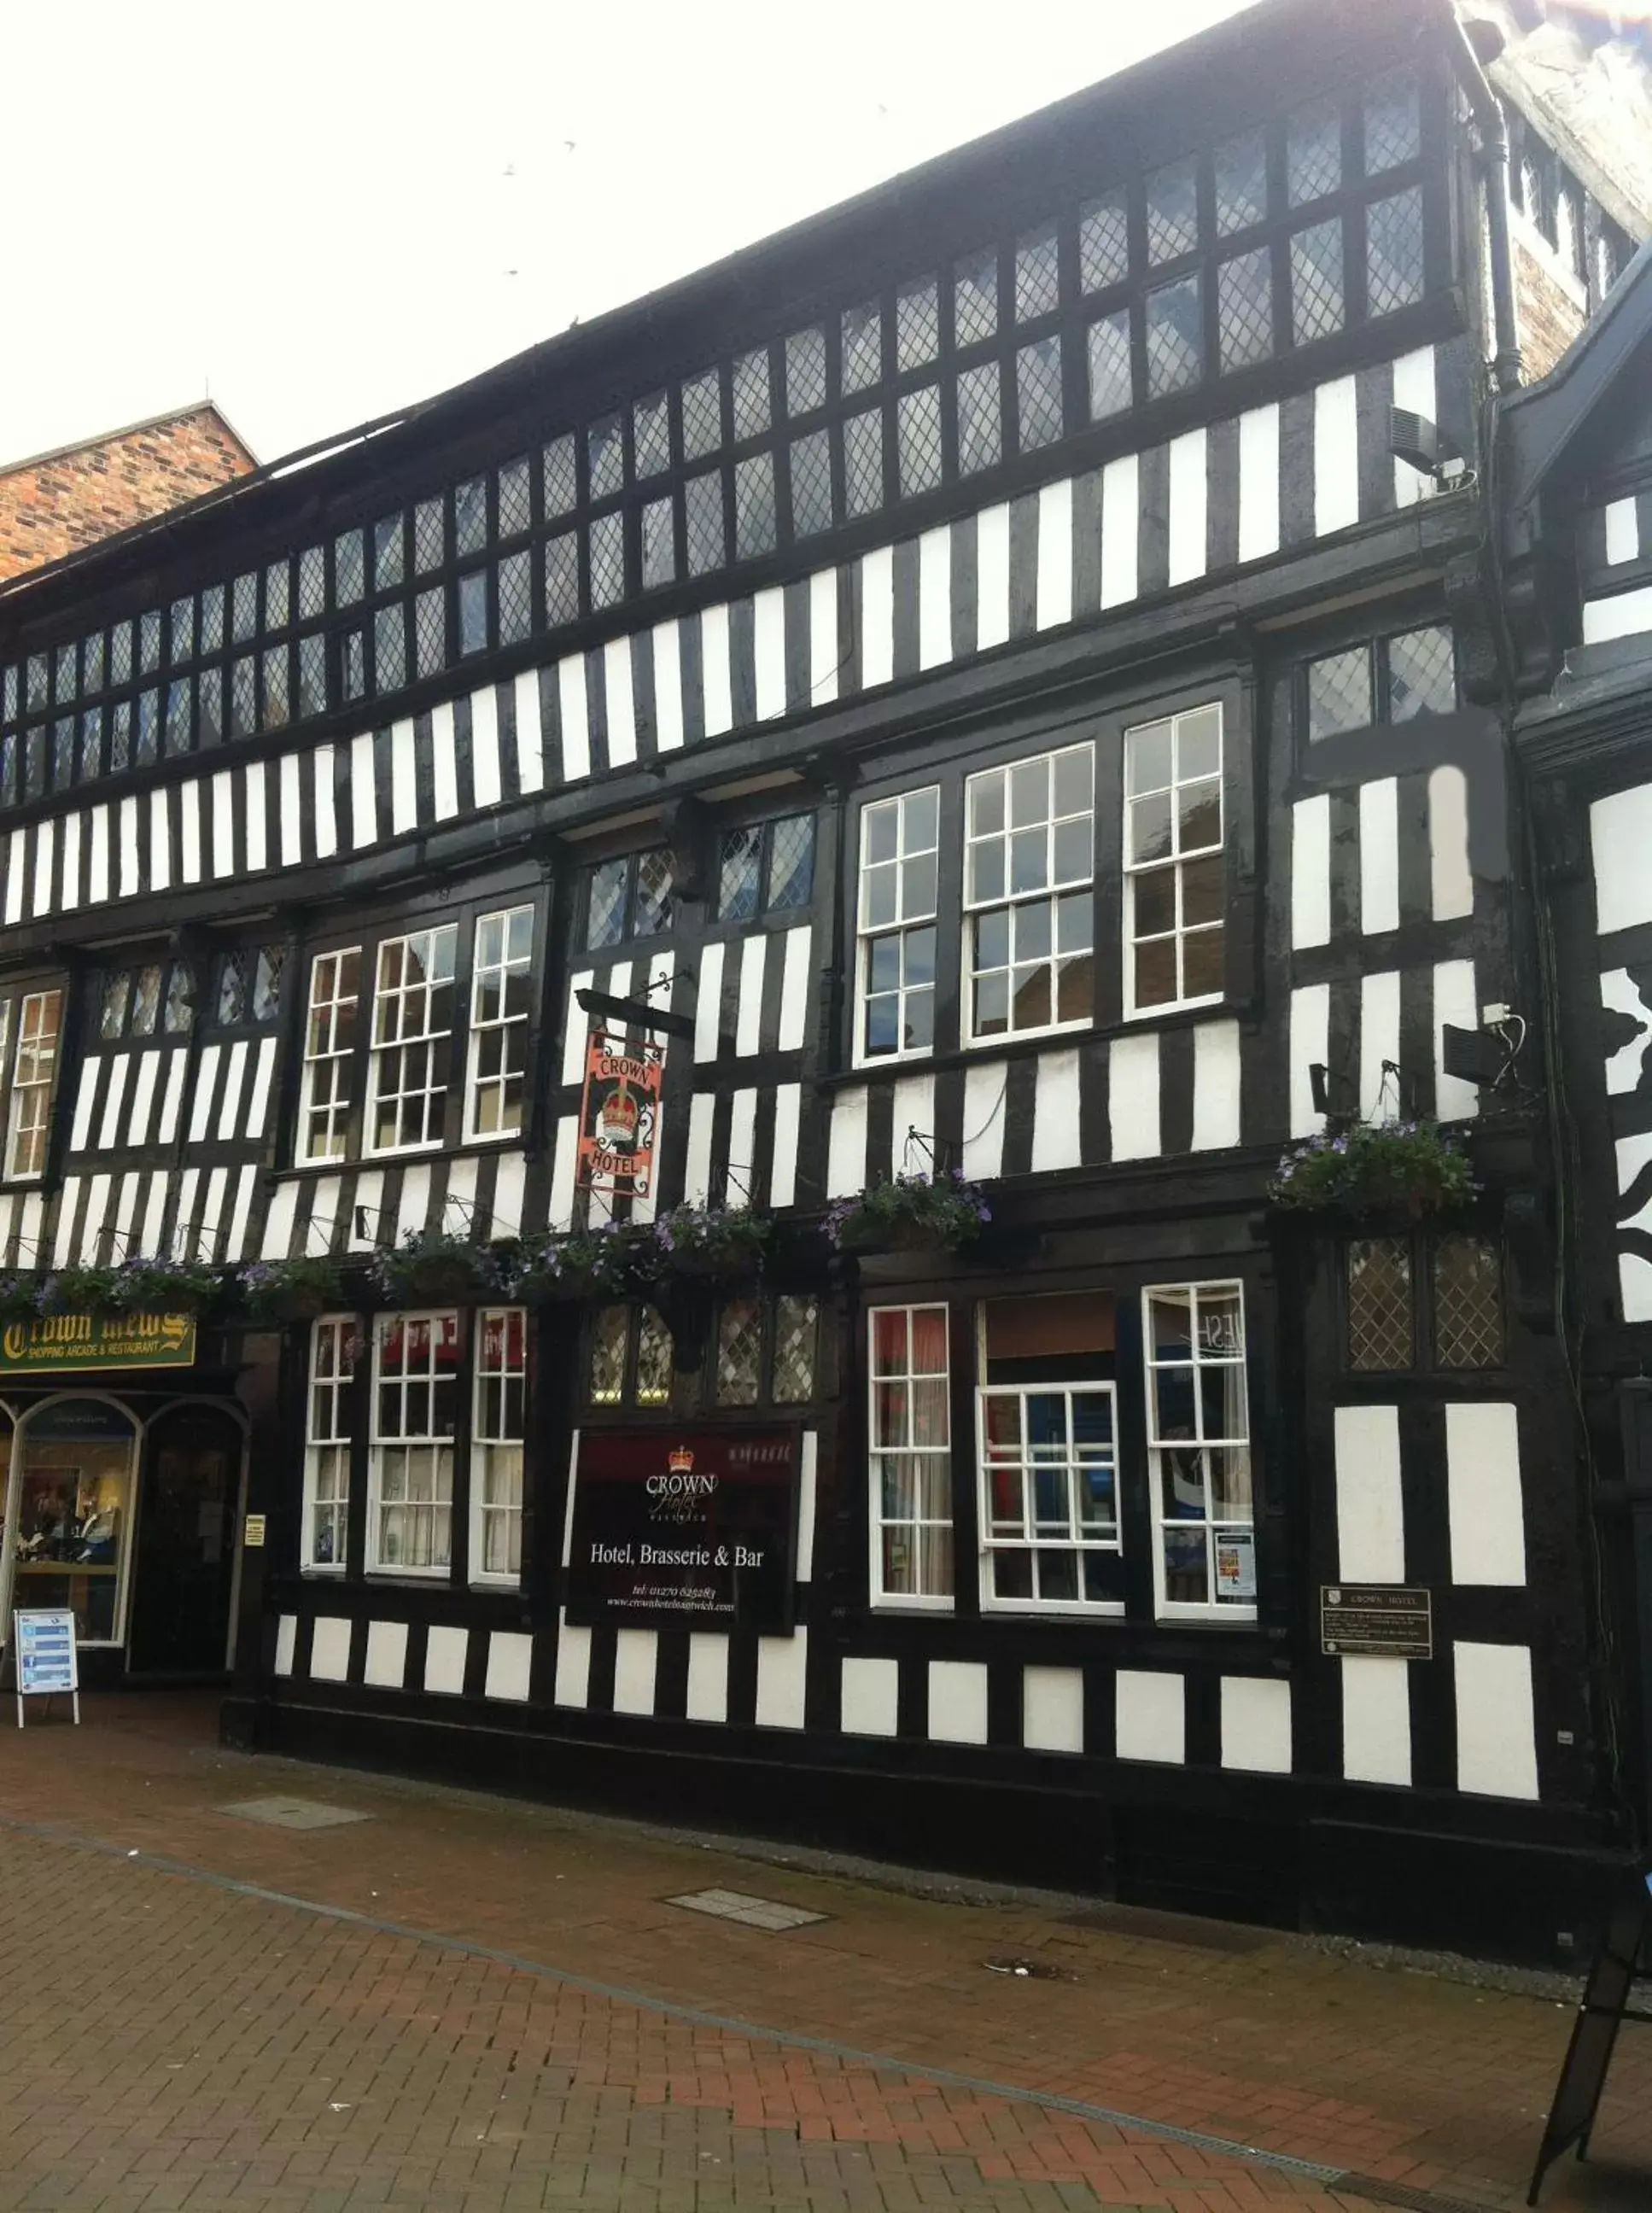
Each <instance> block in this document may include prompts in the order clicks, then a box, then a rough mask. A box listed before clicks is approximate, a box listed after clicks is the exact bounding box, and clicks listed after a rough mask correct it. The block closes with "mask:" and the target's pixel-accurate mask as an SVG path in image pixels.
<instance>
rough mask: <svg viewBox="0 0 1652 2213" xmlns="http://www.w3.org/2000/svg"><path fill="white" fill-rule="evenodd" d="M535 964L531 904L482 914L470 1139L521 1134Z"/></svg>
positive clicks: (475, 972) (475, 966) (474, 974)
mask: <svg viewBox="0 0 1652 2213" xmlns="http://www.w3.org/2000/svg"><path fill="white" fill-rule="evenodd" d="M532 969H533V908H532V907H531V906H514V907H507V908H505V909H504V910H503V911H501V912H500V913H497V914H485V915H481V916H479V918H477V924H476V943H475V951H474V957H473V959H472V963H471V1059H470V1082H469V1088H468V1091H467V1094H466V1109H465V1133H466V1136H467V1137H515V1136H517V1135H518V1134H519V1133H520V1131H521V1126H522V1106H523V1097H524V1094H525V1090H526V1087H527V1033H528V1021H529V1016H530V1014H531V1012H532V1008H533V991H532V985H531V977H532Z"/></svg>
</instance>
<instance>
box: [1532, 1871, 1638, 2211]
mask: <svg viewBox="0 0 1652 2213" xmlns="http://www.w3.org/2000/svg"><path fill="white" fill-rule="evenodd" d="M1649 1888H1652V1876H1648V1877H1646V1878H1645V1879H1644V1880H1637V1881H1635V1882H1634V1884H1633V1886H1632V1887H1629V1888H1626V1889H1625V1893H1624V1895H1623V1896H1622V1897H1621V1898H1620V1899H1618V1903H1617V1905H1616V1906H1615V1907H1614V1908H1613V1911H1612V1917H1611V1919H1610V1920H1609V1921H1608V1922H1607V1923H1606V1936H1605V1938H1604V1940H1603V1941H1602V1943H1601V1946H1600V1951H1599V1953H1598V1954H1596V1957H1595V1961H1594V1966H1592V1967H1591V1968H1590V1970H1589V1978H1588V1982H1587V1983H1586V1984H1584V1986H1583V2003H1582V2005H1581V2006H1579V2008H1578V2009H1577V2019H1576V2021H1574V2022H1573V2023H1572V2034H1571V2042H1570V2044H1569V2045H1567V2046H1566V2058H1565V2061H1564V2064H1563V2065H1562V2067H1561V2070H1560V2080H1559V2081H1558V2082H1557V2083H1556V2084H1555V2093H1554V2097H1553V2099H1552V2100H1551V2103H1550V2106H1549V2119H1548V2125H1547V2126H1546V2127H1545V2129H1544V2131H1543V2142H1542V2144H1541V2146H1540V2147H1539V2151H1538V2155H1537V2164H1536V2166H1535V2167H1533V2169H1532V2186H1531V2188H1530V2189H1529V2190H1528V2191H1527V2193H1526V2203H1527V2204H1528V2205H1535V2204H1537V2193H1538V2190H1539V2186H1540V2184H1541V2183H1542V2180H1543V2177H1544V2173H1545V2169H1546V2168H1547V2167H1549V2166H1550V2165H1551V2162H1552V2161H1555V2160H1557V2159H1558V2158H1559V2156H1560V2155H1561V2153H1562V2152H1563V2151H1564V2150H1565V2149H1566V2148H1567V2146H1568V2145H1569V2144H1576V2146H1577V2156H1578V2157H1579V2159H1582V2157H1583V2155H1584V2154H1585V2153H1586V2152H1587V2151H1588V2148H1589V2137H1590V2134H1591V2132H1592V2131H1593V2130H1594V2115H1595V2111H1596V2108H1597V2107H1598V2106H1599V2105H1600V2093H1601V2091H1602V2090H1603V2089H1604V2088H1605V2087H1606V2069H1607V2067H1608V2065H1609V2064H1611V2060H1612V2046H1613V2045H1615V2044H1616V2043H1617V2041H1618V2022H1619V2021H1646V2020H1648V2019H1649V2018H1652V2016H1649V2015H1647V2014H1646V2013H1644V2012H1642V2011H1637V2010H1636V2009H1634V2008H1632V2007H1631V2005H1630V2004H1629V2003H1628V2001H1629V1993H1630V1990H1631V1985H1632V1984H1633V1983H1634V1982H1635V1979H1636V1976H1637V1969H1638V1963H1639V1960H1640V1953H1641V1945H1642V1942H1643V1938H1644V1937H1645V1935H1646V1923H1647V1912H1648V1905H1649V1900H1648V1891H1649Z"/></svg>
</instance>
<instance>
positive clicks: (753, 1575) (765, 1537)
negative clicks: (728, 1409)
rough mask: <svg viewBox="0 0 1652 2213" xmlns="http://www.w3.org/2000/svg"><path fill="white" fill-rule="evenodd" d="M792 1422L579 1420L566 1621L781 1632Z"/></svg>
mask: <svg viewBox="0 0 1652 2213" xmlns="http://www.w3.org/2000/svg"><path fill="white" fill-rule="evenodd" d="M797 1483H798V1439H797V1433H796V1430H789V1429H783V1430H776V1429H767V1430H739V1429H726V1430H725V1429H716V1428H711V1427H708V1426H703V1425H701V1424H698V1423H690V1424H685V1425H684V1426H683V1427H682V1428H680V1429H664V1428H661V1429H650V1430H640V1429H639V1430H607V1429H593V1430H586V1431H585V1432H584V1433H583V1434H582V1436H581V1438H580V1441H579V1458H578V1463H577V1466H576V1471H575V1477H574V1521H573V1535H572V1544H571V1548H570V1553H569V1559H568V1619H569V1620H570V1621H572V1622H576V1623H580V1624H582V1625H587V1626H592V1625H596V1624H597V1623H601V1622H607V1623H613V1624H614V1625H616V1626H618V1627H621V1628H636V1629H682V1628H685V1627H687V1628H701V1629H727V1628H730V1627H732V1626H733V1625H735V1624H736V1623H738V1624H739V1625H741V1627H742V1628H749V1629H760V1630H767V1631H782V1632H785V1631H789V1630H790V1629H791V1627H792V1623H793V1602H794V1599H795V1596H796V1558H797Z"/></svg>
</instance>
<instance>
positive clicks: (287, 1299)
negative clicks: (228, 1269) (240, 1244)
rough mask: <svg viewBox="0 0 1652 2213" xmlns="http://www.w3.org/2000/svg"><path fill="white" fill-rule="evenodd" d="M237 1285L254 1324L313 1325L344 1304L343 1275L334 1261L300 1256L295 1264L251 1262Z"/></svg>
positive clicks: (285, 1262) (238, 1279) (244, 1269)
mask: <svg viewBox="0 0 1652 2213" xmlns="http://www.w3.org/2000/svg"><path fill="white" fill-rule="evenodd" d="M237 1282H238V1283H239V1286H240V1289H241V1300H242V1302H243V1304H244V1305H245V1306H246V1308H247V1314H249V1315H250V1316H251V1318H252V1319H253V1320H254V1321H264V1322H277V1323H280V1322H290V1321H314V1320H316V1318H317V1317H318V1316H319V1315H320V1314H326V1313H328V1312H329V1311H331V1310H332V1309H333V1308H338V1307H340V1306H342V1305H343V1304H344V1270H343V1269H342V1268H341V1267H340V1266H339V1265H338V1262H337V1261H336V1260H330V1259H326V1258H325V1257H322V1256H312V1255H304V1256H302V1257H301V1258H300V1259H296V1260H254V1261H253V1264H252V1265H251V1266H250V1267H246V1268H243V1269H242V1270H241V1274H240V1276H239V1277H238V1278H237Z"/></svg>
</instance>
